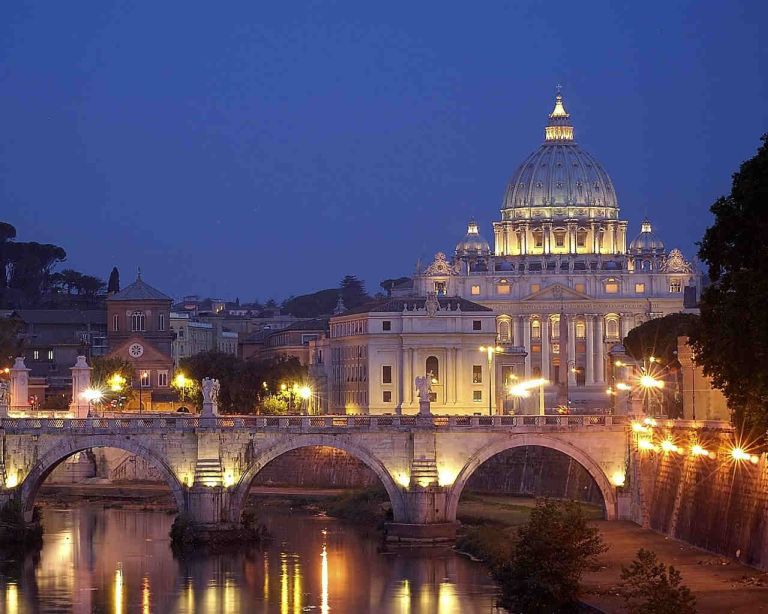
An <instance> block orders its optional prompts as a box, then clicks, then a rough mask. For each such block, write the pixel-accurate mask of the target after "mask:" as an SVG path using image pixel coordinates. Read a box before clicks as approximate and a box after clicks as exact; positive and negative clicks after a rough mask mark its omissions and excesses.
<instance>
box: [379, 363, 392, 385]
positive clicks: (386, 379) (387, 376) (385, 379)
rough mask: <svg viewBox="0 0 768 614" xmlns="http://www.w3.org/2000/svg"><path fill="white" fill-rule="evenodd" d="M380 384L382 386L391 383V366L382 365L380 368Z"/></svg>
mask: <svg viewBox="0 0 768 614" xmlns="http://www.w3.org/2000/svg"><path fill="white" fill-rule="evenodd" d="M381 382H382V383H383V384H391V383H392V366H391V365H384V366H383V367H382V368H381Z"/></svg>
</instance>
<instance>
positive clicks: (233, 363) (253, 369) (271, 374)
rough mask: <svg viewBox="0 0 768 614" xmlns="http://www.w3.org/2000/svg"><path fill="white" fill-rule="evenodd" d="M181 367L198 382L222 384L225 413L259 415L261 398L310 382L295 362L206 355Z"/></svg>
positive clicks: (221, 393) (221, 398)
mask: <svg viewBox="0 0 768 614" xmlns="http://www.w3.org/2000/svg"><path fill="white" fill-rule="evenodd" d="M180 367H181V370H182V371H183V372H184V373H186V375H187V376H188V377H190V378H192V379H193V380H195V381H197V382H200V381H202V379H203V378H205V377H212V378H214V379H218V380H219V384H220V385H221V389H220V390H219V411H221V412H223V413H235V414H249V413H256V412H257V411H258V409H259V403H260V402H261V400H262V398H264V397H265V396H266V395H267V394H270V393H273V392H275V391H276V390H279V388H280V384H281V383H286V384H290V383H293V382H303V381H305V380H306V378H307V368H306V367H303V366H302V365H301V363H299V361H298V360H297V359H296V358H280V359H274V360H243V359H242V358H238V357H237V356H233V355H231V354H224V353H222V352H203V353H201V354H197V355H195V356H190V357H189V358H185V359H183V360H182V361H181V365H180ZM265 382H266V384H267V386H266V388H265V387H264V383H265Z"/></svg>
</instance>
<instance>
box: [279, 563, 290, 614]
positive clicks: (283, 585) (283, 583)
mask: <svg viewBox="0 0 768 614" xmlns="http://www.w3.org/2000/svg"><path fill="white" fill-rule="evenodd" d="M280 614H288V559H287V558H286V556H285V552H281V553H280Z"/></svg>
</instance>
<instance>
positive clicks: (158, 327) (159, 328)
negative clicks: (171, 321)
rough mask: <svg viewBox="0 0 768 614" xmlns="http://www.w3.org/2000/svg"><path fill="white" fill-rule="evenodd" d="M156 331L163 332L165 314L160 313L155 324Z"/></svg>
mask: <svg viewBox="0 0 768 614" xmlns="http://www.w3.org/2000/svg"><path fill="white" fill-rule="evenodd" d="M157 330H165V314H164V313H161V314H160V318H159V320H158V322H157Z"/></svg>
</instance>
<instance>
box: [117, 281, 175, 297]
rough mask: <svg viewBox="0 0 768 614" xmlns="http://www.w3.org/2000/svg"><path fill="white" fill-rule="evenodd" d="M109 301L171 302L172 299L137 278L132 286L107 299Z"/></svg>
mask: <svg viewBox="0 0 768 614" xmlns="http://www.w3.org/2000/svg"><path fill="white" fill-rule="evenodd" d="M107 300H108V301H170V300H171V297H170V296H167V295H165V294H163V293H162V292H160V290H157V289H156V288H153V287H152V286H150V285H149V284H148V283H147V282H145V281H144V280H143V279H142V278H141V277H137V278H136V281H134V282H133V283H132V284H131V285H130V286H126V287H125V288H123V289H122V290H120V292H116V293H115V294H113V295H112V296H110V297H108V298H107Z"/></svg>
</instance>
